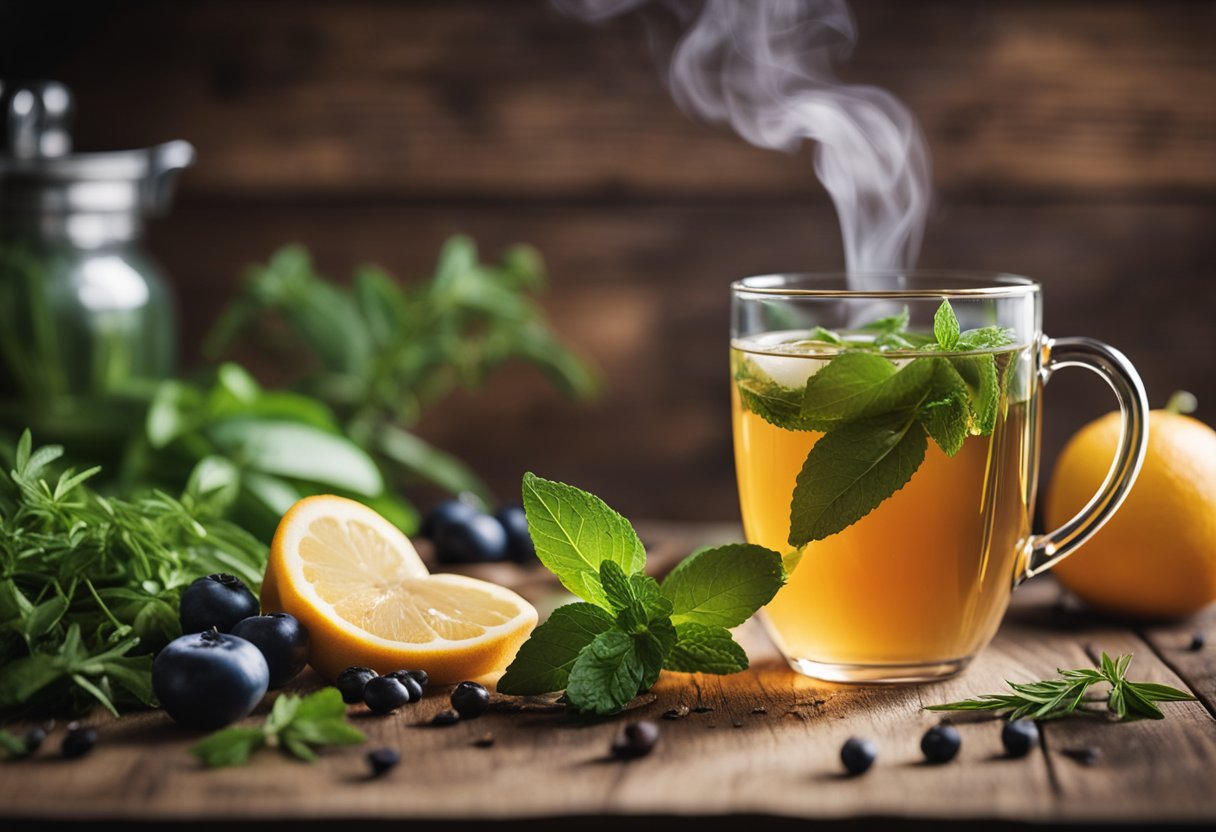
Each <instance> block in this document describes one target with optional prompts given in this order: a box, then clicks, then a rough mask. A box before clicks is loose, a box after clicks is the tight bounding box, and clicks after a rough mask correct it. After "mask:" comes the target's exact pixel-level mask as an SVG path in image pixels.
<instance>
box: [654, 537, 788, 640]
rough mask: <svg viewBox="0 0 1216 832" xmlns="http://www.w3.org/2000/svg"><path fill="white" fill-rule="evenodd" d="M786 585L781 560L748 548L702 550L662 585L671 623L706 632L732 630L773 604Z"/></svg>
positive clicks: (730, 546)
mask: <svg viewBox="0 0 1216 832" xmlns="http://www.w3.org/2000/svg"><path fill="white" fill-rule="evenodd" d="M784 583H785V569H784V568H783V567H782V563H781V556H780V555H779V554H777V553H776V552H774V551H772V550H771V549H765V548H764V547H763V546H756V545H753V544H750V543H732V544H728V545H726V546H719V547H717V548H714V549H702V550H701V551H699V552H695V553H693V554H692V555H690V556H689V557H687V558H685V559H684V560H683V561H681V562H680V564H679V565H677V566H676V568H675V569H673V570H671V572H670V573H668V575H667V577H666V578H664V579H663V594H664V595H665V596H666V597H667V598H668V599H669V600H670V601H671V604H672V613H671V619H672V622H673V623H674V624H676V625H677V626H679V625H680V624H683V623H686V622H688V623H695V624H702V625H706V626H710V627H736V626H738V625H740V624H742V623H743V622H744V621H746V620H747V619H748V618H750V617H751V616H752V615H753V614H754V613H755V612H756V610H758V609H760V608H761V607H762V606H764V605H765V604H767V603H768V602H769V601H770V600H772V598H773V596H774V595H775V594H776V593H777V590H778V589H780V588H781V586H782V585H783V584H784Z"/></svg>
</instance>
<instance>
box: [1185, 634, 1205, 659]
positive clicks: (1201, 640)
mask: <svg viewBox="0 0 1216 832" xmlns="http://www.w3.org/2000/svg"><path fill="white" fill-rule="evenodd" d="M1207 643H1208V639H1207V636H1205V635H1204V633H1203V630H1196V631H1195V634H1194V635H1193V636H1191V643H1190V644H1188V645H1187V649H1188V650H1192V651H1194V652H1196V653H1197V652H1199V651H1200V650H1202V649H1203V648H1204V646H1205V645H1207Z"/></svg>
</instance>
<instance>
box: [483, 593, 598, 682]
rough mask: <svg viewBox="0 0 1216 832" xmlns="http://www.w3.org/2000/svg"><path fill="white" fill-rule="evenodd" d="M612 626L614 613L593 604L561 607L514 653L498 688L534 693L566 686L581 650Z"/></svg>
mask: <svg viewBox="0 0 1216 832" xmlns="http://www.w3.org/2000/svg"><path fill="white" fill-rule="evenodd" d="M612 626H613V619H612V616H610V615H609V614H608V613H606V612H605V611H604V610H603V609H601V608H600V607H597V606H595V605H594V604H582V603H580V604H567V605H566V606H564V607H558V608H557V609H556V610H554V611H553V613H552V614H551V615H550V616H549V620H548V621H546V622H545V623H544V624H541V625H540V626H539V627H537V628H536V629H535V630H533V631H532V635H531V637H530V638H529V639H528V640H527V641H526V642H524V644H523V646H522V647H521V648H520V649H519V652H518V653H516V654H515V660H514V661H512V662H511V665H510V666H509V667H508V668H507V672H506V673H504V674H503V676H502V678H501V679H499V680H498V690H499V691H500V692H502V693H507V694H512V695H515V696H535V695H538V694H542V693H549V692H550V691H555V690H562V689H564V688H565V687H566V683H567V682H568V680H569V678H570V668H571V667H573V666H574V662H575V660H576V659H577V658H578V655H579V653H581V652H582V650H583V648H585V647H586V646H587V645H589V644H590V643H591V642H592V641H593V640H595V637H596V636H598V635H600V634H601V633H604V632H607V631H608V630H610V629H612Z"/></svg>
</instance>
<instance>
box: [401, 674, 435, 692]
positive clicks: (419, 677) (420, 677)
mask: <svg viewBox="0 0 1216 832" xmlns="http://www.w3.org/2000/svg"><path fill="white" fill-rule="evenodd" d="M405 672H406V673H408V674H409V675H411V676H413V677H414V681H416V682H417V683H418V684H420V685H422V687H424V688H425V687H426V686H427V685H429V684H430V683H431V677H430V675H429V674H428V673H427V672H426V671H425V670H407V671H405Z"/></svg>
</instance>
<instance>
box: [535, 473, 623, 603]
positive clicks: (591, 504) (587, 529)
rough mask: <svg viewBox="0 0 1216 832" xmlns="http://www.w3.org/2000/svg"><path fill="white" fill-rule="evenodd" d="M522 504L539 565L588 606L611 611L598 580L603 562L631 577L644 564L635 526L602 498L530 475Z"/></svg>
mask: <svg viewBox="0 0 1216 832" xmlns="http://www.w3.org/2000/svg"><path fill="white" fill-rule="evenodd" d="M523 502H524V512H525V514H526V515H527V518H528V531H529V533H530V534H531V535H532V541H533V543H535V544H536V554H537V557H539V558H540V562H541V563H543V564H544V565H545V567H546V568H547V569H548V570H549V571H550V572H552V573H553V574H554V575H556V576H557V579H558V580H559V581H561V583H562V586H564V587H566V589H568V590H570V591H571V592H573V593H574V594H575V595H577V596H578V597H580V598H582V599H583V600H584V601H590V602H591V603H593V604H595V605H597V606H601V607H604V608H605V609H609V608H610V605H609V604H608V600H607V598H606V597H605V595H604V589H603V587H602V586H601V584H600V578H599V570H600V564H601V563H602V562H603V561H606V560H610V561H613V562H615V563H616V564H618V565H619V566H620V567H621V569H622V570H623V571H624V572H625V574H627V575H631V574H633V573H635V572H640V571H641V570H642V568H643V567H644V566H645V565H646V550H645V549H644V548H643V547H642V541H641V540H639V539H638V535H637V532H635V531H634V530H633V526H631V525H630V524H629V521H628V520H626V519H625V518H624V517H622V516H621V515H619V514H617V513H616V512H615V511H613V510H612V509H610V508H609V507H608V506H607V504H605V503H604V501H603V500H601V499H600V498H598V497H595V496H593V495H591V494H588V493H587V492H586V491H581V490H579V489H577V488H574V487H573V486H569V485H564V484H562V483H558V482H551V481H549V480H546V479H542V478H540V477H538V476H535V475H534V474H531V473H529V474H524V483H523Z"/></svg>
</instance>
